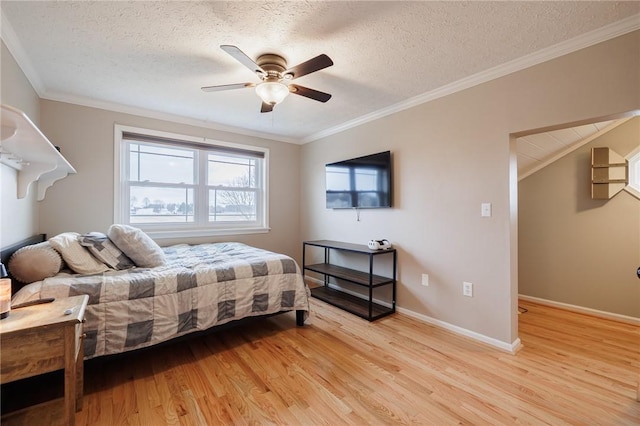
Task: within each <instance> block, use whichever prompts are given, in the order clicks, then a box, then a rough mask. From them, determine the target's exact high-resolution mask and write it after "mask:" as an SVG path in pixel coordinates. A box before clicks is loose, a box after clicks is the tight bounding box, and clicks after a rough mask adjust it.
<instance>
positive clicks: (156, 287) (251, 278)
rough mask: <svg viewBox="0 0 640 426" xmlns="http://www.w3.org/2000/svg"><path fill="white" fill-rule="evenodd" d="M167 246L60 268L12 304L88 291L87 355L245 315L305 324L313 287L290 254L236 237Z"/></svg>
mask: <svg viewBox="0 0 640 426" xmlns="http://www.w3.org/2000/svg"><path fill="white" fill-rule="evenodd" d="M162 251H163V252H164V256H165V258H166V261H165V262H164V264H163V265H161V266H156V267H149V268H145V267H134V268H131V269H124V270H112V269H109V270H107V271H104V272H100V273H95V274H77V273H70V271H66V272H64V271H63V272H60V273H57V274H56V275H55V276H52V277H49V278H45V279H43V280H41V281H36V282H33V283H30V284H27V285H25V286H24V287H22V288H21V289H20V290H19V291H17V292H16V294H14V296H13V298H12V304H13V305H16V304H19V303H23V302H27V301H30V300H36V299H43V298H50V297H53V298H60V297H68V296H73V295H79V294H87V295H89V304H88V306H87V310H86V315H85V320H86V323H85V328H84V331H85V334H86V338H85V340H84V354H85V359H90V358H94V357H99V356H104V355H111V354H116V353H122V352H126V351H131V350H134V349H139V348H144V347H148V346H152V345H155V344H158V343H161V342H165V341H168V340H170V339H173V338H176V337H179V336H182V335H186V334H189V333H193V332H197V331H202V330H208V329H211V328H213V327H217V326H220V325H223V324H227V323H230V322H232V321H237V320H240V319H244V318H248V317H260V316H268V315H273V314H276V313H282V312H289V311H296V323H297V325H299V326H301V325H303V324H304V321H305V319H306V316H307V314H308V310H309V295H310V293H309V289H308V287H307V286H306V284H305V282H304V280H303V278H302V275H301V273H300V268H299V266H298V265H297V263H296V262H295V261H294V260H293V259H292V258H290V257H289V256H286V255H283V254H279V253H274V252H270V251H267V250H263V249H259V248H256V247H251V246H248V245H245V244H242V243H236V242H227V243H211V244H199V245H187V244H179V245H173V246H169V247H164V248H162ZM5 255H6V253H5Z"/></svg>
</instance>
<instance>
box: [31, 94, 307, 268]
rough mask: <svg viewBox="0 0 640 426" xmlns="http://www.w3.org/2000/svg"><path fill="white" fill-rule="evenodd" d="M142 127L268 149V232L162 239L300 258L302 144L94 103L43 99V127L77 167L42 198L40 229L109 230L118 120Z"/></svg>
mask: <svg viewBox="0 0 640 426" xmlns="http://www.w3.org/2000/svg"><path fill="white" fill-rule="evenodd" d="M115 124H121V125H127V126H134V127H141V128H147V129H153V130H160V131H166V132H172V133H178V134H183V135H188V136H197V137H207V138H211V139H217V140H222V141H228V142H234V143H241V144H249V145H255V146H260V147H266V148H269V150H270V153H269V158H270V165H269V182H270V194H269V210H270V214H269V217H270V226H271V231H270V232H269V233H267V234H253V235H243V236H231V237H229V236H225V237H220V238H192V239H181V240H159V241H158V242H159V243H160V244H161V245H169V244H176V243H179V242H193V243H196V242H205V241H229V240H230V239H233V240H234V241H240V242H245V243H248V244H252V245H254V246H257V247H263V248H266V249H269V250H274V251H279V252H282V253H286V254H288V255H290V256H292V257H294V258H296V259H299V258H300V246H299V241H300V227H299V217H300V210H299V205H300V199H299V194H300V184H299V179H298V176H299V162H300V161H299V154H300V147H299V146H298V145H292V144H287V143H283V142H277V141H272V140H267V139H260V138H255V137H249V136H243V135H238V134H233V133H226V132H221V131H216V130H212V129H205V128H198V127H193V126H189V125H184V124H177V123H170V122H167V121H162V120H156V119H151V118H144V117H140V116H135V115H131V114H123V113H118V112H113V111H106V110H102V109H98V108H89V107H84V106H79V105H73V104H69V103H64V102H55V101H49V100H42V101H41V128H42V130H43V132H44V133H45V134H46V135H47V136H48V137H49V139H50V140H51V141H52V143H53V144H54V145H58V146H60V148H61V152H62V154H63V155H64V156H65V158H66V159H67V160H68V161H69V162H70V163H71V164H72V165H73V166H74V168H75V169H76V170H77V172H78V173H77V174H75V175H70V176H68V177H66V178H65V179H62V180H60V181H58V182H56V184H55V185H54V186H53V187H51V188H49V189H48V190H47V197H46V199H45V200H44V201H42V203H41V209H40V229H41V230H42V231H43V232H46V233H47V234H49V235H56V234H58V233H60V232H65V231H75V232H81V233H82V232H90V231H101V232H106V230H107V228H108V227H109V225H111V224H112V223H113V185H114V182H113V180H114V177H113V171H114V164H113V159H114V125H115Z"/></svg>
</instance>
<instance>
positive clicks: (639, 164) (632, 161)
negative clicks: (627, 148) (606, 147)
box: [625, 148, 640, 198]
mask: <svg viewBox="0 0 640 426" xmlns="http://www.w3.org/2000/svg"><path fill="white" fill-rule="evenodd" d="M627 158H628V160H629V184H628V185H627V187H626V188H625V189H626V190H627V191H628V192H629V193H630V194H632V195H634V196H635V197H636V198H640V148H638V149H636V150H635V151H634V152H632V153H631V154H630V155H629V156H628V157H627Z"/></svg>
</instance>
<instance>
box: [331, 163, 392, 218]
mask: <svg viewBox="0 0 640 426" xmlns="http://www.w3.org/2000/svg"><path fill="white" fill-rule="evenodd" d="M325 172H326V184H327V186H326V188H327V208H328V209H375V208H384V207H391V151H385V152H379V153H377V154H371V155H365V156H364V157H358V158H352V159H350V160H344V161H338V162H336V163H329V164H327V165H326V166H325Z"/></svg>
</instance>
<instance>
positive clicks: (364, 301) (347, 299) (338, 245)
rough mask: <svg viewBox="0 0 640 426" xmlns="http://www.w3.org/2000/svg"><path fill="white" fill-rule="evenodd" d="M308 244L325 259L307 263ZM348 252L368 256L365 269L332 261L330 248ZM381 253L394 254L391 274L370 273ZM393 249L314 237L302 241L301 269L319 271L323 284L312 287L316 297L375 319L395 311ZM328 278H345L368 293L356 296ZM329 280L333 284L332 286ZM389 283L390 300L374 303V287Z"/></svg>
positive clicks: (343, 279) (394, 252)
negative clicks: (379, 248)
mask: <svg viewBox="0 0 640 426" xmlns="http://www.w3.org/2000/svg"><path fill="white" fill-rule="evenodd" d="M307 247H319V248H322V249H323V251H324V262H323V263H314V264H311V265H307V263H306V261H307V259H306V257H307ZM332 251H334V252H349V253H355V254H358V255H365V256H368V260H369V270H368V272H365V271H360V270H357V269H352V268H348V267H344V266H340V265H336V264H333V263H331V252H332ZM381 255H391V256H393V273H392V277H384V276H381V275H376V274H374V273H373V270H374V258H376V257H378V256H381ZM396 257H397V252H396V250H395V249H388V250H371V249H369V247H367V246H365V245H359V244H351V243H344V242H340V241H330V240H317V241H305V242H304V243H303V245H302V271H303V274H304V273H305V272H307V271H309V272H315V273H317V274H320V275H321V276H322V278H323V282H324V285H323V286H320V287H316V288H312V289H311V295H312V296H313V297H315V298H317V299H320V300H322V301H324V302H327V303H329V304H331V305H334V306H337V307H339V308H341V309H343V310H345V311H347V312H350V313H352V314H354V315H358V316H359V317H361V318H364V319H366V320H369V321H373V320H376V319H378V318H381V317H383V316H386V315H389V314H392V313H394V312H395V311H396V263H397V259H396ZM331 279H334V281H335V280H341V281H345V282H348V283H351V284H355V285H358V286H360V287H365V288H367V289H368V295H367V296H364V295H363V296H361V297H359V296H356V295H353V294H350V293H347V292H346V291H343V289H340V288H336V286H335V282H333V283H332V282H331ZM331 284H334V285H333V286H332V285H331ZM388 286H390V287H391V293H392V295H391V301H390V302H388V304H387V303H386V302H382V303H384V304H381V303H377V302H374V301H373V290H374V289H376V288H381V287H388Z"/></svg>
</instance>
